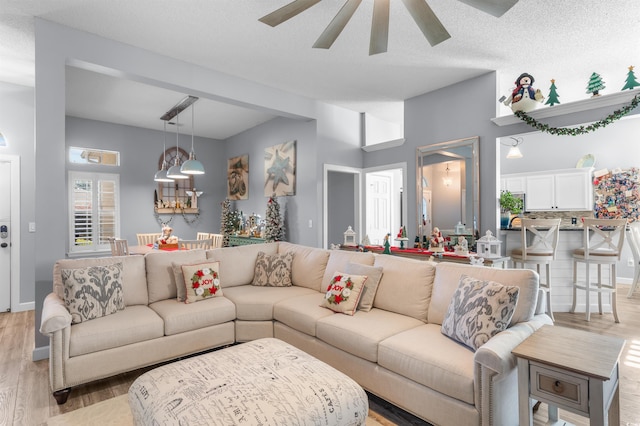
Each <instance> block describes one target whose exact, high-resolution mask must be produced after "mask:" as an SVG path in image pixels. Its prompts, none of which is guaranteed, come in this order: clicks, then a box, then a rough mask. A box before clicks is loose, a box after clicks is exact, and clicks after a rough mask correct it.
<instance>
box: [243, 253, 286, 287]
mask: <svg viewBox="0 0 640 426" xmlns="http://www.w3.org/2000/svg"><path fill="white" fill-rule="evenodd" d="M292 262H293V253H292V252H287V253H284V254H266V253H265V252H263V251H261V252H259V253H258V257H257V259H256V267H255V271H254V273H253V282H252V283H251V284H253V285H258V286H267V287H289V286H291V285H292V283H291V263H292Z"/></svg>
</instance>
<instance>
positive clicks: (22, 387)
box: [0, 286, 640, 426]
mask: <svg viewBox="0 0 640 426" xmlns="http://www.w3.org/2000/svg"><path fill="white" fill-rule="evenodd" d="M627 289H628V286H627V287H625V286H620V290H621V291H620V292H619V293H618V313H619V316H620V321H621V323H620V324H615V323H614V322H613V317H612V315H611V314H604V315H602V316H600V315H598V314H595V315H593V314H592V316H591V321H590V322H586V321H585V319H584V314H579V313H576V314H570V313H555V318H556V326H562V327H571V328H576V329H581V330H587V331H591V332H594V333H599V334H606V335H612V336H617V337H621V338H624V339H626V341H627V342H626V344H625V348H624V352H623V354H622V357H621V359H620V370H621V379H620V382H621V384H620V406H621V415H620V417H621V424H622V425H640V292H638V293H636V294H635V295H634V297H633V298H631V299H627V297H626V293H627V291H628V290H627ZM33 342H34V312H33V311H29V312H18V313H2V314H0V425H21V426H22V425H41V424H43V423H45V422H46V420H47V419H48V418H49V417H52V416H55V415H58V414H60V413H66V412H69V411H73V410H77V409H78V408H82V407H85V406H88V405H91V404H95V403H96V402H99V401H103V400H106V399H109V398H113V397H115V396H118V395H123V394H125V393H126V392H127V390H128V389H129V386H130V384H131V383H132V382H133V381H134V380H135V379H136V378H137V377H138V376H139V375H140V374H142V373H144V372H145V371H147V370H148V369H142V370H136V371H134V372H130V373H127V374H121V375H118V376H115V377H112V378H110V379H106V380H100V381H96V382H94V383H90V384H88V385H84V386H78V387H77V388H74V389H73V390H72V391H71V396H70V397H69V400H68V401H67V403H66V404H64V405H57V404H56V401H55V400H54V399H53V397H52V396H51V393H50V392H49V385H48V381H49V377H48V368H49V366H48V361H47V360H43V361H37V362H33V361H32V360H31V354H32V350H33ZM372 402H373V403H374V404H375V401H372ZM372 408H373V409H375V410H376V411H377V412H379V413H380V414H382V415H384V416H386V417H387V418H388V419H390V420H392V421H391V422H390V423H392V424H402V425H405V424H412V425H421V424H426V423H424V422H421V421H418V420H416V419H414V418H412V416H410V415H408V414H405V413H403V412H401V411H400V410H395V409H393V407H390V408H389V407H386V408H385V407H383V406H382V405H378V404H375V406H372ZM546 415H547V407H546V405H545V404H542V405H541V407H540V409H539V410H538V411H537V412H536V414H535V416H534V425H537V426H541V425H544V424H545V422H546ZM560 417H561V418H562V419H563V420H567V421H570V422H571V423H574V424H575V425H577V426H580V425H588V424H589V422H588V420H587V419H586V418H584V417H581V416H578V415H576V414H573V413H568V412H564V411H562V410H561V411H560Z"/></svg>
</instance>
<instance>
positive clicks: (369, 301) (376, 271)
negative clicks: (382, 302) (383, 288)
mask: <svg viewBox="0 0 640 426" xmlns="http://www.w3.org/2000/svg"><path fill="white" fill-rule="evenodd" d="M344 271H345V272H346V273H347V274H356V275H366V276H367V280H366V281H365V282H364V287H363V288H362V296H360V302H358V310H360V311H365V312H369V311H370V310H371V308H373V300H374V299H375V297H376V292H377V291H378V285H379V284H380V280H381V279H382V274H383V271H382V268H381V267H379V266H369V265H362V264H360V263H349V264H348V265H347V266H346V268H345V269H344Z"/></svg>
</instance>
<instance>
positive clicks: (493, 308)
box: [441, 275, 520, 351]
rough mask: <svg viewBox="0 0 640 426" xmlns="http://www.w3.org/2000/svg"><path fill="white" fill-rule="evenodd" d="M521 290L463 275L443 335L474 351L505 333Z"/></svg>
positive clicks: (447, 316)
mask: <svg viewBox="0 0 640 426" xmlns="http://www.w3.org/2000/svg"><path fill="white" fill-rule="evenodd" d="M519 293H520V288H519V287H517V286H505V285H502V284H500V283H497V282H494V281H483V280H479V279H476V278H472V277H469V276H467V275H462V276H461V277H460V284H459V285H458V288H457V289H456V291H455V293H454V294H453V298H452V299H451V303H450V304H449V309H447V314H446V315H445V317H444V321H442V329H441V330H442V334H444V335H445V336H448V337H450V338H452V339H453V340H455V341H457V342H459V343H462V344H463V345H465V346H468V347H469V348H471V349H473V350H474V351H475V350H476V349H478V348H479V347H480V346H482V345H483V344H485V343H486V342H487V341H488V340H489V339H490V338H492V337H493V336H495V335H496V334H498V333H500V332H501V331H503V330H506V329H507V327H509V324H510V323H511V318H513V313H514V312H515V310H516V304H517V303H518V294H519Z"/></svg>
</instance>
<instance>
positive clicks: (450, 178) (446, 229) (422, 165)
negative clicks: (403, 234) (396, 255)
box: [416, 136, 480, 240]
mask: <svg viewBox="0 0 640 426" xmlns="http://www.w3.org/2000/svg"><path fill="white" fill-rule="evenodd" d="M478 144H479V138H478V137H477V136H475V137H472V138H465V139H457V140H453V141H448V142H442V143H437V144H433V145H426V146H420V147H418V148H416V188H417V196H416V200H417V206H416V207H417V209H416V210H417V211H416V213H417V215H416V218H417V221H418V223H417V229H418V235H420V239H421V240H422V239H423V238H424V237H425V236H426V238H427V239H428V238H429V235H431V231H432V230H433V228H434V227H438V228H439V229H440V231H441V232H442V233H443V234H444V235H449V234H460V232H456V231H455V229H456V225H458V224H462V225H463V226H464V229H465V231H464V234H472V235H473V236H475V237H478V236H479V232H478V225H479V223H480V185H479V180H480V162H479V159H478Z"/></svg>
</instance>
